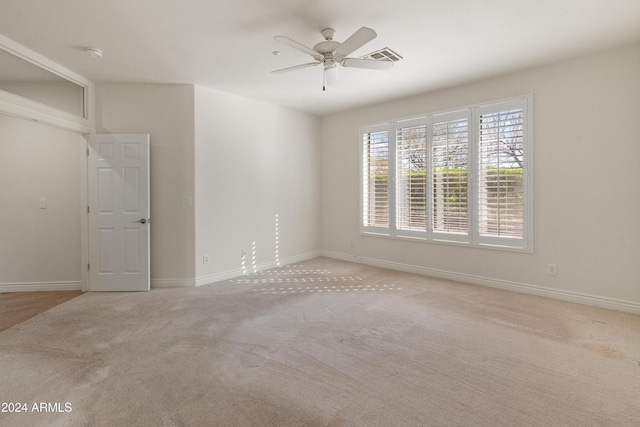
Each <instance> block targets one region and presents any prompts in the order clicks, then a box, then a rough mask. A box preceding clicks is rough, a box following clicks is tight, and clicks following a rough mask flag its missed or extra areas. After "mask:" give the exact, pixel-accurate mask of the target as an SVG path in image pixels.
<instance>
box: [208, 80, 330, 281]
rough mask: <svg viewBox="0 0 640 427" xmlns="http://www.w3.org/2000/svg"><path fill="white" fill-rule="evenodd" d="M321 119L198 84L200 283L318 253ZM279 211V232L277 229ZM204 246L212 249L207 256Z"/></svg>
mask: <svg viewBox="0 0 640 427" xmlns="http://www.w3.org/2000/svg"><path fill="white" fill-rule="evenodd" d="M319 130H320V120H319V118H317V117H314V116H311V115H308V114H304V113H299V112H295V111H292V110H288V109H285V108H281V107H277V106H274V105H270V104H266V103H263V102H259V101H254V100H250V99H247V98H243V97H239V96H235V95H230V94H226V93H223V92H219V91H216V90H212V89H207V88H203V87H199V86H196V87H195V141H196V144H195V158H196V160H195V177H196V197H195V205H196V260H197V261H196V275H197V277H198V284H204V283H210V282H212V281H215V280H220V279H221V278H225V277H233V276H234V275H238V274H241V273H242V255H241V254H242V250H243V249H244V250H245V251H246V258H245V264H244V265H245V267H246V269H247V271H248V272H250V271H252V267H253V265H254V259H253V253H252V247H253V242H255V248H256V251H255V265H256V266H258V267H265V266H270V265H274V263H275V261H276V238H277V241H278V258H279V260H280V261H285V262H291V261H293V260H295V259H303V258H305V257H310V256H313V255H315V254H316V253H317V252H316V251H317V250H318V248H319V238H318V228H319V223H320V216H319V209H320V206H319V201H320V163H319V157H320V146H319V142H320V141H319ZM276 215H278V225H279V227H278V230H277V232H278V234H277V236H276ZM204 254H208V255H210V256H211V262H210V263H209V264H206V265H205V264H203V262H202V257H203V255H204Z"/></svg>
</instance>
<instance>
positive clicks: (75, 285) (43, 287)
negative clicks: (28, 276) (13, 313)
mask: <svg viewBox="0 0 640 427" xmlns="http://www.w3.org/2000/svg"><path fill="white" fill-rule="evenodd" d="M81 290H82V282H80V281H77V282H75V281H74V282H18V283H0V293H2V292H36V291H81Z"/></svg>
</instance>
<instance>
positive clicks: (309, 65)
mask: <svg viewBox="0 0 640 427" xmlns="http://www.w3.org/2000/svg"><path fill="white" fill-rule="evenodd" d="M318 64H320V62H309V63H308V64H301V65H294V66H293V67H287V68H281V69H279V70H273V71H272V72H271V73H272V74H279V73H286V72H287V71H293V70H299V69H301V68H307V67H313V66H314V65H318Z"/></svg>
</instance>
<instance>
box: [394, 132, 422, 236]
mask: <svg viewBox="0 0 640 427" xmlns="http://www.w3.org/2000/svg"><path fill="white" fill-rule="evenodd" d="M421 121H422V122H423V123H420V122H421ZM427 166H428V160H427V125H426V123H424V119H423V120H417V121H413V123H406V122H405V123H398V126H397V127H396V177H397V181H396V229H397V230H402V231H421V232H422V233H424V232H426V229H427ZM404 234H407V233H404Z"/></svg>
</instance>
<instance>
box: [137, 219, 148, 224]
mask: <svg viewBox="0 0 640 427" xmlns="http://www.w3.org/2000/svg"><path fill="white" fill-rule="evenodd" d="M133 222H134V223H136V222H139V223H140V224H146V223H147V219H146V218H142V219H139V220H137V221H133ZM149 222H151V220H149Z"/></svg>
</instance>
